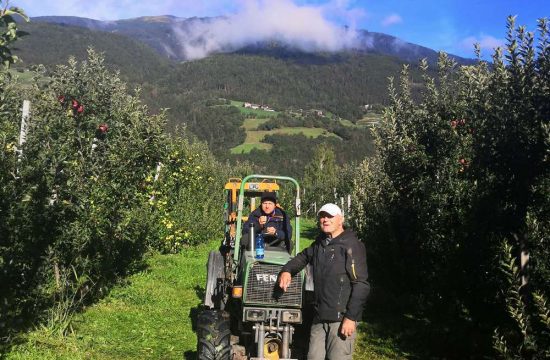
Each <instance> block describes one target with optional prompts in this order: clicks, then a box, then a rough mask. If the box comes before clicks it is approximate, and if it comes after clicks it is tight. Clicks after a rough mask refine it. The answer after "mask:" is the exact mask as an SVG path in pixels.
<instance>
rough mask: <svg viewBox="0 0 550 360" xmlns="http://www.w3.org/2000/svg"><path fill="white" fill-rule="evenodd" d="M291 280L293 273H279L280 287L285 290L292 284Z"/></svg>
mask: <svg viewBox="0 0 550 360" xmlns="http://www.w3.org/2000/svg"><path fill="white" fill-rule="evenodd" d="M291 280H292V275H290V273H289V272H287V271H285V272H282V273H281V275H279V287H280V288H281V289H283V291H286V289H287V288H288V286H289V285H290V281H291Z"/></svg>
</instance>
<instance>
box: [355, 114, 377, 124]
mask: <svg viewBox="0 0 550 360" xmlns="http://www.w3.org/2000/svg"><path fill="white" fill-rule="evenodd" d="M380 120H382V114H375V113H369V114H366V115H365V116H363V118H362V119H360V120H357V123H356V124H357V125H371V126H372V125H377V124H378V123H379V122H380Z"/></svg>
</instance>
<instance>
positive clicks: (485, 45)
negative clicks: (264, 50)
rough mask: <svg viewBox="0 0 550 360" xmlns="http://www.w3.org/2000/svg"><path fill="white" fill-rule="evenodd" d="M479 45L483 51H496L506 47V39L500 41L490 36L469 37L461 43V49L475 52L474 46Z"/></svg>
mask: <svg viewBox="0 0 550 360" xmlns="http://www.w3.org/2000/svg"><path fill="white" fill-rule="evenodd" d="M476 43H477V44H479V46H480V47H481V49H482V50H490V51H491V52H492V50H494V49H495V48H497V47H504V45H505V41H504V39H498V38H495V37H493V36H490V35H483V34H482V35H479V36H469V37H467V38H465V39H463V40H462V41H460V47H461V48H462V49H463V50H470V51H473V49H474V44H476Z"/></svg>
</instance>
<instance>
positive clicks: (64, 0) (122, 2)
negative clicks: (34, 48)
mask: <svg viewBox="0 0 550 360" xmlns="http://www.w3.org/2000/svg"><path fill="white" fill-rule="evenodd" d="M10 5H12V6H19V7H21V8H22V9H23V10H25V12H26V13H27V14H28V15H30V16H45V15H56V16H80V17H86V18H91V19H97V20H119V19H127V18H134V17H139V16H154V15H175V16H181V17H190V16H217V15H222V14H223V13H225V12H228V11H233V10H234V8H235V1H230V0H208V1H197V0H156V1H136V0H95V1H82V0H55V1H44V0H11V1H10Z"/></svg>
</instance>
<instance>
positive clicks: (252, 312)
mask: <svg viewBox="0 0 550 360" xmlns="http://www.w3.org/2000/svg"><path fill="white" fill-rule="evenodd" d="M265 318H266V313H265V310H262V309H246V311H245V313H244V320H245V321H265Z"/></svg>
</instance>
